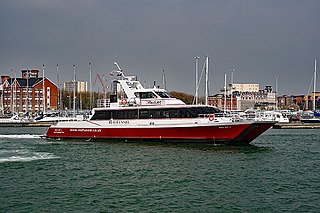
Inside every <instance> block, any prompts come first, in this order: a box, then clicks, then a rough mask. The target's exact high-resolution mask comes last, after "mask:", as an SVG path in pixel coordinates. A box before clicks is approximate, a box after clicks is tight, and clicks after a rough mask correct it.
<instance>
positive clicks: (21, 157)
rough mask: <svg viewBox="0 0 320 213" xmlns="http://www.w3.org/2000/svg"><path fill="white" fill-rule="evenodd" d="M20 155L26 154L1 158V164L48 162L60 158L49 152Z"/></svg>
mask: <svg viewBox="0 0 320 213" xmlns="http://www.w3.org/2000/svg"><path fill="white" fill-rule="evenodd" d="M15 153H18V151H15ZM20 154H24V155H13V156H7V157H0V163H4V162H28V161H34V160H48V159H56V158H59V157H58V156H54V155H53V154H52V153H47V152H33V153H28V154H27V155H26V152H22V153H21V152H20Z"/></svg>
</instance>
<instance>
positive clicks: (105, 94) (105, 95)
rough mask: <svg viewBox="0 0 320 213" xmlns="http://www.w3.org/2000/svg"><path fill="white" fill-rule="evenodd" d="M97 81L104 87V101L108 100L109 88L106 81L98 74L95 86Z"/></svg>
mask: <svg viewBox="0 0 320 213" xmlns="http://www.w3.org/2000/svg"><path fill="white" fill-rule="evenodd" d="M97 80H99V82H100V84H101V86H102V91H103V98H104V99H107V89H108V86H107V85H105V83H104V81H103V80H102V78H101V77H100V75H99V74H96V79H95V80H94V83H93V86H95V85H96V83H97Z"/></svg>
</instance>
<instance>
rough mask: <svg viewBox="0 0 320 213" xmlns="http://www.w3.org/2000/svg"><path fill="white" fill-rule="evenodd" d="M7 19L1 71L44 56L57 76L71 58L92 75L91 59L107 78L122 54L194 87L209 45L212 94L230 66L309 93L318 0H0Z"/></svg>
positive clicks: (156, 74) (141, 69)
mask: <svg viewBox="0 0 320 213" xmlns="http://www.w3.org/2000/svg"><path fill="white" fill-rule="evenodd" d="M0 29H1V30H0V74H1V75H5V74H7V75H11V74H10V70H11V69H14V70H16V71H17V75H18V76H20V75H21V74H20V70H21V69H26V68H29V69H39V70H41V69H42V64H45V75H46V76H47V77H48V78H50V79H51V80H52V81H54V82H55V83H57V73H56V66H57V64H59V69H60V79H63V80H62V81H63V82H64V81H70V80H72V79H73V64H75V65H76V72H77V80H85V81H89V71H88V70H89V67H88V63H89V62H91V63H92V71H93V81H94V78H95V74H96V73H98V74H99V75H101V76H102V75H105V76H106V77H108V83H109V82H110V77H109V72H110V71H111V70H114V69H116V67H115V66H114V65H113V62H114V61H117V62H118V63H119V65H120V66H121V68H122V69H123V70H124V71H125V73H126V74H128V75H137V76H139V78H140V79H141V82H142V83H145V84H146V85H152V82H153V80H156V81H157V82H158V84H161V79H162V70H165V72H166V79H167V88H168V90H169V91H173V90H175V91H181V92H186V93H189V94H194V84H195V83H194V82H195V80H194V78H195V59H194V57H195V56H200V59H199V65H200V66H199V70H200V71H201V69H202V66H203V63H204V56H205V55H208V56H209V58H210V74H209V75H210V94H215V93H218V92H219V89H220V88H221V87H222V86H223V84H224V73H228V81H230V69H232V68H234V69H235V71H234V81H235V83H259V84H260V87H263V86H264V85H272V86H273V87H274V86H275V76H279V81H278V82H279V85H278V88H279V94H305V93H307V92H308V90H309V85H310V82H311V81H312V76H313V72H314V64H313V63H314V59H315V58H320V1H319V0H304V1H302V0H196V1H195V0H68V1H65V0H54V1H52V0H0ZM319 64H320V63H319ZM319 70H320V69H319ZM319 76H320V75H319ZM318 81H319V84H318V85H319V86H320V77H319V80H318ZM319 86H318V88H319ZM96 88H97V86H96ZM318 90H320V88H319V89H318ZM202 94H203V93H202Z"/></svg>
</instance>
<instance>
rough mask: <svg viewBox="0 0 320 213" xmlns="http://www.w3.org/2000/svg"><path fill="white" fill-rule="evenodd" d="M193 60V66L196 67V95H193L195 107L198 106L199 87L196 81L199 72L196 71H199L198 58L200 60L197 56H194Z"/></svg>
mask: <svg viewBox="0 0 320 213" xmlns="http://www.w3.org/2000/svg"><path fill="white" fill-rule="evenodd" d="M194 58H195V59H196V64H195V66H196V67H195V68H196V91H195V92H196V94H195V99H196V105H198V99H199V98H198V96H199V95H198V88H199V85H198V81H199V80H198V72H199V71H198V70H199V58H200V57H199V56H196V57H194Z"/></svg>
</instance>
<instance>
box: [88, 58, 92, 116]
mask: <svg viewBox="0 0 320 213" xmlns="http://www.w3.org/2000/svg"><path fill="white" fill-rule="evenodd" d="M89 75H90V76H89V77H90V80H89V81H90V85H89V90H90V91H89V95H90V107H89V109H90V110H91V109H92V71H91V63H89Z"/></svg>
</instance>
